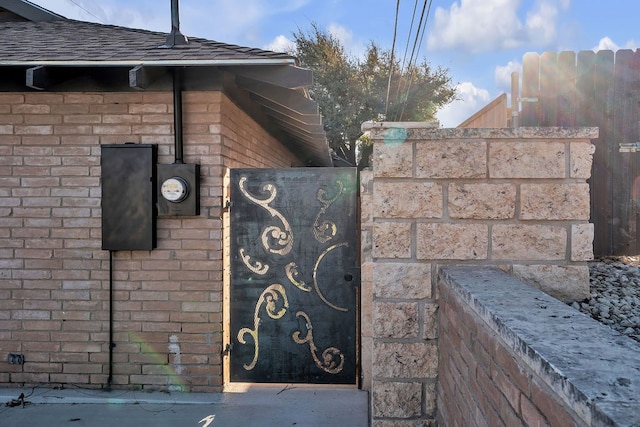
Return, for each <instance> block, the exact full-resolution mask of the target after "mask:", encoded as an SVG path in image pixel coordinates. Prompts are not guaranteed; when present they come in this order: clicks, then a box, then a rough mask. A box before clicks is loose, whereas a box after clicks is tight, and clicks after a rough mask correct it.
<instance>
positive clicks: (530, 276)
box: [513, 265, 590, 301]
mask: <svg viewBox="0 0 640 427" xmlns="http://www.w3.org/2000/svg"><path fill="white" fill-rule="evenodd" d="M513 275H514V276H516V277H518V278H519V279H521V280H522V281H523V282H526V283H528V284H530V285H531V286H534V287H536V288H538V289H540V290H541V291H543V292H545V293H547V294H549V295H551V296H553V297H554V298H557V299H559V300H561V301H582V300H584V299H586V298H589V295H590V293H589V267H588V266H586V265H514V266H513Z"/></svg>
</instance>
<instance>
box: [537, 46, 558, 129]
mask: <svg viewBox="0 0 640 427" xmlns="http://www.w3.org/2000/svg"><path fill="white" fill-rule="evenodd" d="M557 79H558V55H557V54H556V53H555V52H544V53H543V54H542V55H540V95H539V104H540V118H541V120H540V126H555V123H556V120H557V117H556V116H557V113H558V89H557V88H558V82H557Z"/></svg>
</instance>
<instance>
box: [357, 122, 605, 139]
mask: <svg viewBox="0 0 640 427" xmlns="http://www.w3.org/2000/svg"><path fill="white" fill-rule="evenodd" d="M361 129H362V131H363V132H368V133H369V135H370V137H371V139H373V140H377V139H383V140H388V139H394V140H395V139H403V140H408V139H440V140H441V139H522V138H530V139H536V138H543V139H584V140H591V139H596V138H598V135H599V128H598V127H561V126H553V127H519V128H438V127H437V124H436V123H433V122H365V123H363V124H362V127H361ZM389 131H391V133H390V132H389Z"/></svg>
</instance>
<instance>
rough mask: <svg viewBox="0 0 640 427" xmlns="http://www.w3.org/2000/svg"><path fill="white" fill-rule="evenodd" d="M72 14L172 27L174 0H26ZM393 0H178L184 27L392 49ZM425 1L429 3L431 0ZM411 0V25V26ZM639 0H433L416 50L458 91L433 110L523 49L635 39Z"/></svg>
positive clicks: (512, 67)
mask: <svg viewBox="0 0 640 427" xmlns="http://www.w3.org/2000/svg"><path fill="white" fill-rule="evenodd" d="M31 1H32V2H34V3H36V4H39V5H41V6H43V7H45V8H47V9H49V10H52V11H54V12H56V13H59V14H61V15H64V16H66V17H68V18H73V19H80V20H85V21H93V22H101V23H104V24H114V25H122V26H127V27H134V28H145V29H149V30H155V31H165V32H166V31H168V30H169V29H170V22H171V21H170V4H171V1H170V0H31ZM396 4H397V2H396V1H394V0H181V1H180V23H181V30H182V32H183V33H184V34H186V35H190V36H197V37H204V38H208V39H212V40H217V41H221V42H226V43H234V44H239V45H243V46H250V47H259V48H266V49H272V50H280V49H283V48H284V47H286V46H287V44H288V43H290V41H291V39H292V38H293V37H292V33H293V32H295V31H297V30H298V29H302V30H308V29H309V28H310V25H311V23H312V22H315V23H317V24H318V26H319V27H320V28H322V29H325V30H327V31H330V32H331V33H332V34H334V35H335V36H336V37H337V38H338V39H339V40H340V41H341V42H342V44H343V46H345V48H346V49H347V51H348V52H350V53H351V54H352V55H353V56H358V55H359V54H361V53H362V52H363V51H364V50H365V49H366V46H367V44H368V43H369V42H371V41H373V42H375V43H376V44H377V45H379V46H381V47H383V48H386V49H391V47H392V44H393V30H394V22H395V16H396ZM423 4H424V0H423V1H417V0H401V1H400V13H399V15H398V32H397V38H396V51H397V52H398V54H399V55H404V52H405V50H406V49H405V47H406V46H407V42H408V40H410V41H409V53H410V51H411V47H412V46H413V38H414V37H415V26H417V22H418V20H419V15H420V11H421V9H422V7H423ZM427 4H429V3H428V2H427ZM416 5H417V15H418V16H416V21H415V23H414V32H413V34H411V35H410V34H409V28H410V24H411V19H412V16H413V11H414V8H415V7H416ZM638 16H640V1H638V0H609V1H606V2H602V1H593V0H456V1H452V0H432V1H431V8H430V12H429V16H428V19H427V21H426V35H425V36H424V39H423V41H422V44H421V49H420V51H419V53H418V59H419V60H425V59H426V60H427V61H428V62H429V63H430V64H431V65H432V66H434V67H435V66H442V67H444V68H448V69H449V74H450V75H451V77H452V79H453V82H454V83H456V84H457V87H458V91H457V93H458V98H459V100H458V101H455V102H454V103H452V104H451V105H450V106H448V107H446V108H445V109H444V110H443V111H441V112H439V114H438V118H439V120H440V123H441V125H442V126H444V127H454V126H456V125H458V124H459V123H460V122H462V121H463V120H464V119H466V118H467V117H469V116H470V115H471V114H473V113H474V112H476V111H477V110H479V109H480V108H482V107H483V106H484V105H486V104H487V103H489V102H490V101H491V100H492V99H494V98H495V97H496V96H498V95H500V94H501V93H503V92H506V93H507V94H509V93H510V79H511V77H510V76H511V71H519V70H520V67H521V64H522V56H523V55H524V54H525V53H526V52H545V51H555V52H560V51H563V50H573V51H580V50H598V49H612V50H617V49H623V48H628V49H636V47H638V43H640V34H638V30H637V28H638V24H637V20H638Z"/></svg>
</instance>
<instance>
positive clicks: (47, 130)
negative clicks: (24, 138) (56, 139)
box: [14, 125, 53, 135]
mask: <svg viewBox="0 0 640 427" xmlns="http://www.w3.org/2000/svg"><path fill="white" fill-rule="evenodd" d="M14 130H15V133H16V135H51V134H53V126H51V125H39V126H38V125H16V126H14Z"/></svg>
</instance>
